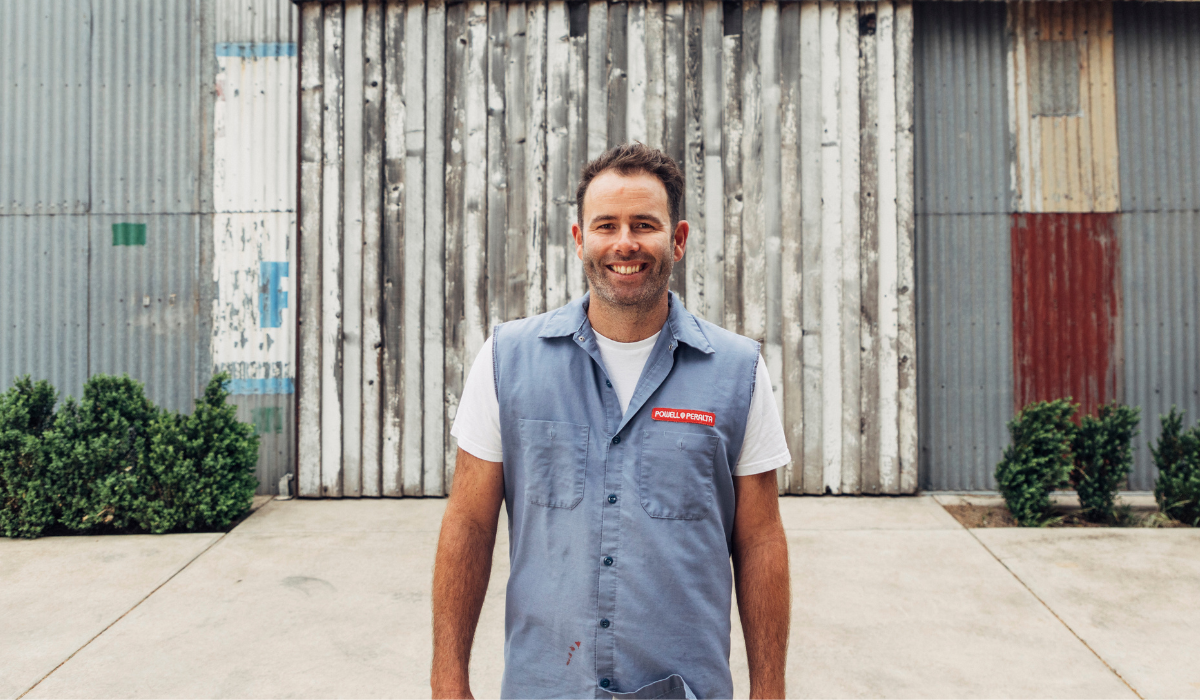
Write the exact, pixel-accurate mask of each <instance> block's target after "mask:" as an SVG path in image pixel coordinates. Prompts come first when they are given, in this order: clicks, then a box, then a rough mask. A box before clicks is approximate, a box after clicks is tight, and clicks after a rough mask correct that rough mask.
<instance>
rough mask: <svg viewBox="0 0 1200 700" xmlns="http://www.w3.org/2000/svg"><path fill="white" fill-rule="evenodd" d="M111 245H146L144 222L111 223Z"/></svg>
mask: <svg viewBox="0 0 1200 700" xmlns="http://www.w3.org/2000/svg"><path fill="white" fill-rule="evenodd" d="M112 227H113V245H146V224H113V225H112Z"/></svg>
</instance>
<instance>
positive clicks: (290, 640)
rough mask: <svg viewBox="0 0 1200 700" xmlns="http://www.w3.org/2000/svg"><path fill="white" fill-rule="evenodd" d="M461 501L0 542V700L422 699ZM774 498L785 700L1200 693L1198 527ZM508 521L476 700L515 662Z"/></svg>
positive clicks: (479, 654) (736, 654) (322, 509)
mask: <svg viewBox="0 0 1200 700" xmlns="http://www.w3.org/2000/svg"><path fill="white" fill-rule="evenodd" d="M444 507H445V501H443V500H434V499H428V500H381V501H374V500H363V501H349V500H346V501H286V502H283V501H273V502H270V503H268V504H267V505H266V506H265V507H263V508H262V509H261V510H259V511H257V512H256V513H255V514H254V515H252V516H251V517H250V518H248V519H247V520H246V521H245V522H243V523H242V524H241V525H239V526H238V527H237V528H235V529H234V530H233V531H231V532H230V533H228V534H225V535H221V534H215V535H167V536H158V537H155V536H127V537H126V536H122V537H58V538H45V539H41V540H34V541H31V542H25V541H13V540H0V609H2V610H3V611H4V617H3V620H4V622H3V624H0V697H21V696H23V697H27V698H65V697H164V698H180V697H204V698H208V697H213V698H216V697H339V698H340V697H428V696H429V685H428V672H429V662H430V648H429V646H430V643H429V640H430V603H429V596H430V580H431V568H432V562H433V555H434V551H435V547H436V543H437V531H438V526H439V522H440V518H441V514H442V512H443V509H444ZM781 507H782V511H783V516H784V525H785V528H786V530H787V536H788V542H789V545H790V552H791V569H792V591H793V623H792V638H791V646H790V649H789V653H788V693H789V695H792V696H797V697H1047V698H1058V697H1062V698H1069V697H1136V694H1137V693H1140V695H1141V696H1143V697H1196V698H1200V664H1197V663H1196V658H1197V652H1198V651H1200V638H1198V637H1197V635H1196V633H1195V630H1196V629H1200V596H1198V595H1196V591H1200V531H1198V530H1183V529H1179V530H1108V529H1103V530H1094V529H1089V530H1070V529H1058V530H1017V529H1004V530H1001V529H993V530H971V531H968V530H965V529H963V528H962V527H961V526H959V524H958V523H957V522H956V521H955V520H954V519H953V518H951V517H950V516H949V515H947V514H946V512H945V511H944V510H943V509H942V508H941V506H939V505H938V504H937V503H936V502H935V501H934V500H933V499H932V498H929V497H917V498H786V499H783V500H782V501H781ZM501 532H502V534H501V537H500V541H499V542H497V547H496V556H495V558H494V560H495V562H494V569H493V575H492V585H491V587H490V588H489V591H488V595H487V599H486V602H485V605H484V610H483V615H482V618H481V620H480V627H479V633H478V635H477V637H476V644H475V649H476V652H475V655H474V658H473V660H472V677H473V688H474V691H475V694H476V696H477V697H495V696H496V695H497V694H498V692H499V686H500V677H501V673H502V672H503V659H502V650H503V616H504V593H503V591H504V588H503V586H504V580H505V577H506V576H507V554H506V552H507V542H506V540H505V537H504V535H503V528H501ZM737 619H738V618H737V614H736V610H735V611H734V613H733V621H734V634H733V653H732V658H731V664H732V666H733V670H734V678H735V692H736V694H737V695H738V696H739V697H745V696H746V694H747V692H748V681H747V670H746V657H745V649H744V646H743V644H742V642H741V630H740V628H739V627H738V625H737Z"/></svg>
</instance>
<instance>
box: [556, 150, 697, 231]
mask: <svg viewBox="0 0 1200 700" xmlns="http://www.w3.org/2000/svg"><path fill="white" fill-rule="evenodd" d="M606 170H616V171H617V172H618V173H620V174H621V175H625V176H629V175H636V174H638V173H646V174H648V175H653V176H654V177H656V178H658V180H659V182H661V183H662V184H663V187H664V188H665V189H666V190H667V210H668V211H669V212H670V215H671V226H674V225H675V224H677V223H679V205H680V203H681V202H682V201H683V172H681V171H680V170H679V166H678V165H676V164H675V161H674V160H672V159H671V156H669V155H667V154H666V153H663V152H662V151H660V150H658V149H657V148H650V147H649V146H646V145H644V144H641V143H623V144H621V145H620V146H613V147H612V148H610V149H608V150H607V151H605V152H604V153H601V154H600V157H598V158H596V159H595V160H593V161H592V162H590V163H588V164H587V165H585V166H583V172H582V173H580V175H579V187H578V188H577V189H576V190H575V207H576V210H577V211H578V212H579V228H581V229H582V228H583V195H585V194H587V188H588V185H590V184H592V180H593V179H594V178H595V177H596V176H597V175H599V174H600V173H602V172H604V171H606Z"/></svg>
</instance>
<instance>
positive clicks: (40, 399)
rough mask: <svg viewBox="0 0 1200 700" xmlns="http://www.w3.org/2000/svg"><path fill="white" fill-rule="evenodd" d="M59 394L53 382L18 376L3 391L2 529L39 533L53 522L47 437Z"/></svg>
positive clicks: (17, 534)
mask: <svg viewBox="0 0 1200 700" xmlns="http://www.w3.org/2000/svg"><path fill="white" fill-rule="evenodd" d="M57 402H58V394H57V392H55V391H54V387H52V386H50V384H49V383H48V382H45V381H39V382H33V381H30V379H29V377H28V376H25V377H19V378H17V380H16V381H15V382H14V383H13V386H12V387H11V388H10V389H9V390H8V391H6V392H4V393H3V394H0V533H3V534H4V536H5V537H37V536H38V535H40V534H42V532H43V531H45V530H46V528H48V527H50V526H51V525H53V524H54V512H53V509H52V507H51V500H50V497H49V491H48V488H47V472H46V467H47V463H48V459H47V454H46V450H45V444H44V442H43V441H42V436H43V434H44V433H45V432H46V430H47V429H48V428H49V427H50V426H51V425H52V424H53V422H54V405H55V404H56V403H57Z"/></svg>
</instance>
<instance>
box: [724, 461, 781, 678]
mask: <svg viewBox="0 0 1200 700" xmlns="http://www.w3.org/2000/svg"><path fill="white" fill-rule="evenodd" d="M733 486H734V490H735V491H736V492H737V514H736V515H735V516H734V520H733V576H734V581H735V582H736V584H737V600H738V612H739V613H740V614H741V618H742V632H743V633H744V634H745V636H746V657H747V661H748V662H749V665H750V697H751V698H782V697H783V694H784V680H783V675H784V667H785V664H786V660H787V644H788V627H789V625H790V623H791V611H792V594H791V577H790V574H789V572H788V551H787V538H786V537H785V536H784V534H783V522H782V521H781V520H780V519H779V495H778V493H779V492H778V487H777V486H776V484H775V472H774V471H769V472H763V473H761V474H753V475H751V476H735V477H733Z"/></svg>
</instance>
